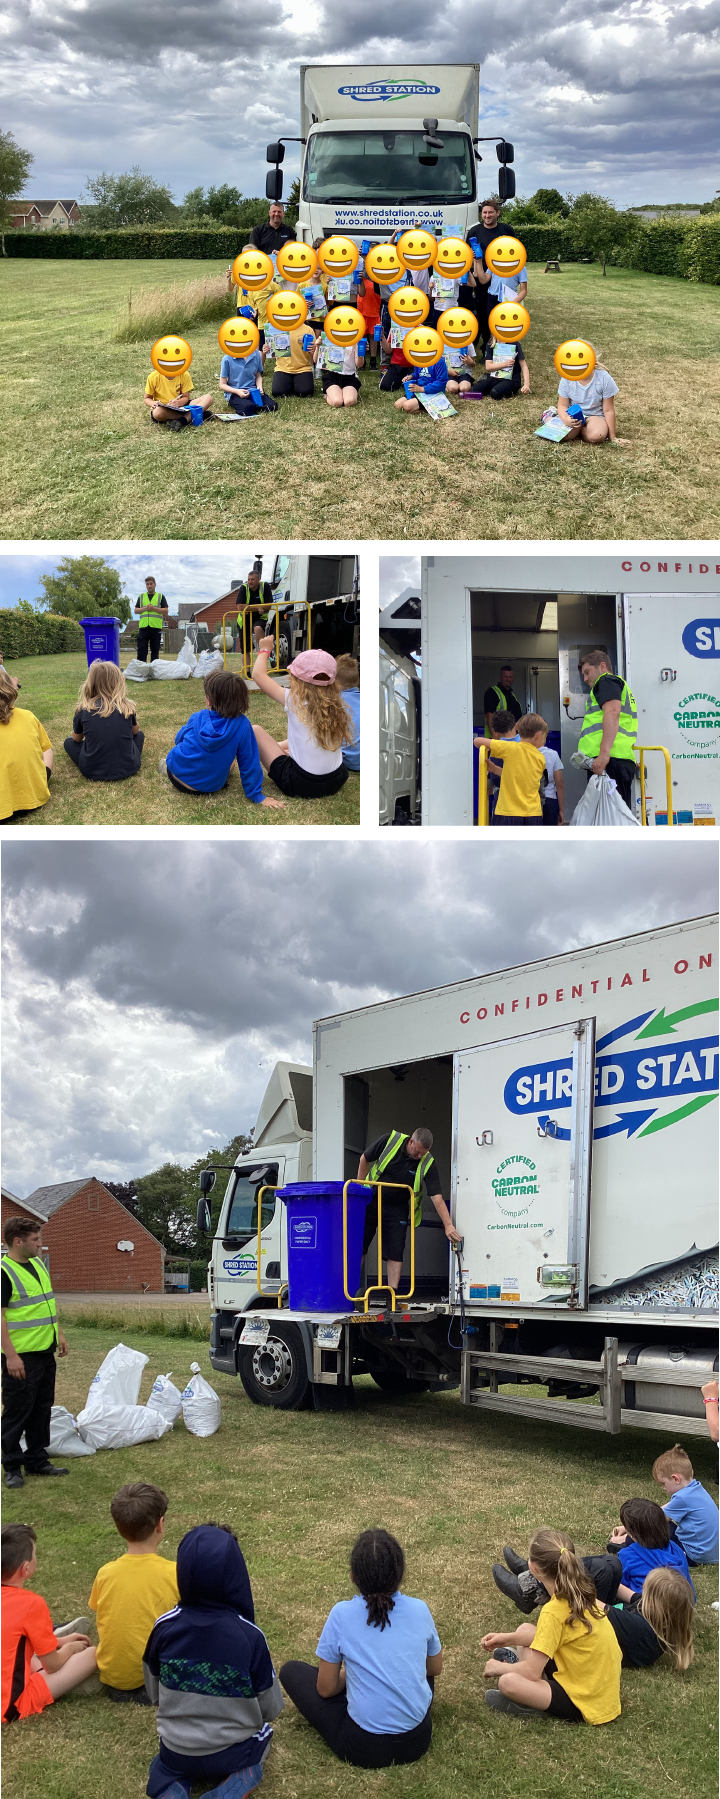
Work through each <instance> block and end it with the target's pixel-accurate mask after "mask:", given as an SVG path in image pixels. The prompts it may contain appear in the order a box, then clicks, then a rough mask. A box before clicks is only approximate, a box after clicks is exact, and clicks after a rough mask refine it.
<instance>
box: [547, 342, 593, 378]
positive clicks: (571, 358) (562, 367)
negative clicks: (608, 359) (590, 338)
mask: <svg viewBox="0 0 720 1799" xmlns="http://www.w3.org/2000/svg"><path fill="white" fill-rule="evenodd" d="M553 361H554V363H555V367H556V369H557V372H558V374H559V375H564V376H565V380H566V381H589V379H590V376H591V374H592V372H593V369H594V367H595V351H594V349H593V347H592V344H586V343H585V341H584V339H583V338H582V337H569V338H568V340H567V343H564V344H560V345H559V346H558V348H557V350H556V351H555V355H554V358H553Z"/></svg>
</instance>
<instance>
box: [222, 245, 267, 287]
mask: <svg viewBox="0 0 720 1799" xmlns="http://www.w3.org/2000/svg"><path fill="white" fill-rule="evenodd" d="M274 273H275V270H274V269H273V265H272V263H271V261H270V257H269V256H266V255H265V254H264V252H263V251H262V250H253V249H252V248H251V249H249V250H241V251H240V255H239V256H236V257H235V261H234V263H233V265H232V278H233V281H234V282H235V283H236V285H237V286H238V287H244V288H245V289H246V290H247V292H248V293H251V294H254V293H259V292H260V289H261V288H263V287H268V286H269V284H270V282H271V281H272V278H273V275H274Z"/></svg>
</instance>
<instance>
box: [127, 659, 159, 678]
mask: <svg viewBox="0 0 720 1799" xmlns="http://www.w3.org/2000/svg"><path fill="white" fill-rule="evenodd" d="M152 670H153V665H152V662H139V661H138V658H137V656H133V659H132V662H128V665H127V668H126V669H124V671H123V672H124V675H125V680H126V681H151V680H152Z"/></svg>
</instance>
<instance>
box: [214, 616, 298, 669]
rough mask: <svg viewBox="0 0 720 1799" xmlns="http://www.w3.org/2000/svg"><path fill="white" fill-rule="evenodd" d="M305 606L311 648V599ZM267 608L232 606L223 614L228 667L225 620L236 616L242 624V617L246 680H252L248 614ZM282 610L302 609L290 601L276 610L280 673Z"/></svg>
mask: <svg viewBox="0 0 720 1799" xmlns="http://www.w3.org/2000/svg"><path fill="white" fill-rule="evenodd" d="M305 607H306V610H307V615H308V624H307V634H308V640H307V647H308V649H311V648H312V608H311V606H310V601H309V600H306V601H305ZM267 610H268V608H267V606H266V605H257V606H249V605H248V606H231V608H230V611H229V612H224V613H223V615H222V621H221V630H222V650H223V667H224V668H227V646H226V643H225V620H226V618H234V619H237V622H238V624H240V620H241V619H242V627H241V634H242V651H241V655H242V668H241V670H240V673H241V675H242V678H243V680H244V681H250V680H252V643H248V641H247V629H248V625H247V615H248V613H249V612H267ZM281 610H284V611H286V612H299V611H300V610H301V608H300V607H299V606H298V605H296V604H295V602H294V601H293V602H292V603H291V602H290V601H288V603H287V605H286V606H285V607H284V608H282V607H278V608H277V609H276V612H275V673H276V674H279V673H280V611H281Z"/></svg>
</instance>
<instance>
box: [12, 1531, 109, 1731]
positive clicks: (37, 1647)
mask: <svg viewBox="0 0 720 1799" xmlns="http://www.w3.org/2000/svg"><path fill="white" fill-rule="evenodd" d="M36 1543H37V1538H36V1535H35V1532H34V1530H33V1529H32V1528H31V1526H30V1525H29V1524H6V1525H5V1526H4V1527H3V1531H2V1539H1V1554H2V1705H1V1708H0V1715H1V1716H2V1722H3V1724H11V1723H14V1722H15V1720H16V1719H17V1718H31V1717H33V1716H34V1715H35V1714H36V1713H38V1712H42V1711H44V1710H45V1707H46V1705H52V1704H53V1701H54V1700H55V1699H62V1698H63V1696H64V1694H65V1693H70V1692H72V1690H73V1688H74V1687H79V1686H80V1685H81V1684H82V1682H83V1681H85V1680H89V1679H90V1678H91V1677H92V1676H93V1675H94V1674H95V1650H94V1648H93V1646H92V1644H91V1642H90V1638H89V1637H86V1636H84V1635H83V1634H82V1632H80V1631H75V1630H67V1628H66V1631H65V1632H64V1633H63V1635H62V1637H61V1640H60V1642H59V1643H58V1640H57V1636H56V1634H55V1631H54V1630H53V1624H52V1619H51V1617H50V1612H49V1610H48V1607H47V1605H46V1603H45V1600H44V1599H41V1597H40V1594H39V1593H26V1592H25V1591H24V1587H25V1582H26V1580H32V1578H33V1575H34V1574H35V1571H36V1569H37V1551H36ZM83 1622H84V1620H83Z"/></svg>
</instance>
